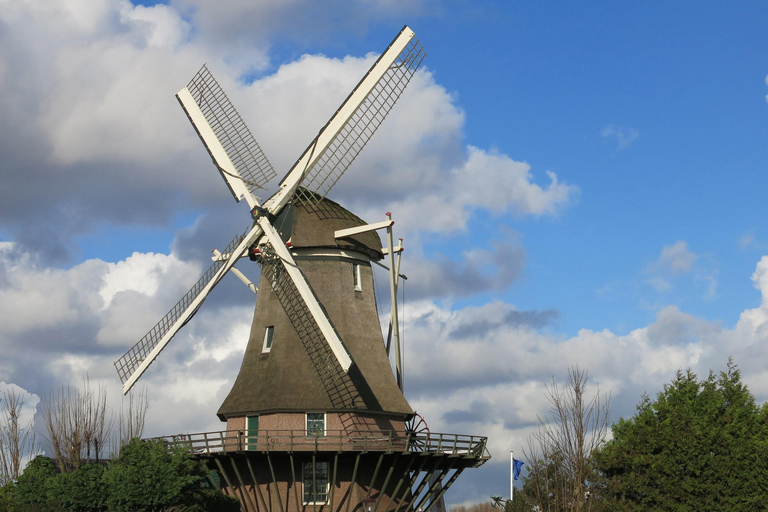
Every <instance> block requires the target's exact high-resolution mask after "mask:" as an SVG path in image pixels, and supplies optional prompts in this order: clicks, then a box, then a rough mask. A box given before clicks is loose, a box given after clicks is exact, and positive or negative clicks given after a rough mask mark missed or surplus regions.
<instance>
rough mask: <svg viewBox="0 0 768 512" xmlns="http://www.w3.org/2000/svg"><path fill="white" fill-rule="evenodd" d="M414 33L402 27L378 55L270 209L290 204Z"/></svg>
mask: <svg viewBox="0 0 768 512" xmlns="http://www.w3.org/2000/svg"><path fill="white" fill-rule="evenodd" d="M414 35H415V34H414V32H413V30H411V29H410V28H408V27H407V26H406V27H403V30H402V31H401V32H400V35H399V36H398V37H397V38H396V39H395V40H394V41H393V42H392V44H391V45H390V47H389V48H387V50H386V51H385V52H384V53H383V54H382V55H381V57H379V60H378V61H377V62H376V64H374V66H373V67H372V68H371V69H370V71H369V72H368V74H367V75H366V76H365V77H364V78H363V79H362V81H361V82H360V83H359V84H358V85H357V87H356V88H355V90H354V91H352V93H351V94H350V95H349V97H347V99H346V100H345V101H344V103H343V104H342V105H341V107H339V110H337V111H336V113H335V114H334V115H333V117H332V118H331V120H330V121H328V124H327V125H325V127H324V128H323V130H322V131H321V132H320V133H319V134H318V136H317V138H316V139H315V140H314V141H313V142H312V144H310V145H309V147H308V148H307V149H306V150H305V151H304V154H302V155H301V158H299V160H298V161H297V162H296V163H295V164H293V167H292V168H291V170H290V171H289V172H288V174H287V175H286V177H285V178H284V179H283V181H282V182H281V183H280V187H281V189H280V191H279V192H278V193H276V194H275V195H274V196H272V197H271V198H270V199H269V200H268V201H267V202H266V203H265V204H264V206H265V207H266V208H268V209H269V210H270V211H271V212H273V213H274V212H275V211H276V210H278V209H279V208H281V207H282V206H283V205H284V204H285V203H287V202H288V201H289V200H290V199H291V197H292V196H293V194H294V192H295V191H296V188H298V186H299V185H300V184H301V182H302V180H303V179H304V176H305V175H306V174H307V173H308V172H309V171H310V170H311V169H312V167H313V166H314V165H315V163H317V161H318V160H319V159H320V157H321V156H322V155H323V153H325V151H326V149H328V146H329V145H330V144H331V143H332V142H333V140H334V139H335V138H336V135H337V134H338V133H339V130H341V129H342V128H343V127H344V125H345V124H346V122H347V120H348V119H349V118H350V117H351V116H352V114H354V112H355V110H356V109H357V107H358V106H359V105H360V104H361V103H362V102H363V101H364V100H365V98H366V97H367V96H368V94H369V93H370V92H371V91H372V90H373V88H374V87H375V86H376V84H377V83H378V82H379V80H380V79H381V78H382V77H383V76H384V74H385V73H386V72H387V70H388V69H389V68H390V66H392V64H394V63H395V61H396V60H397V58H398V56H399V55H400V53H401V52H402V51H403V50H404V49H405V47H406V46H407V45H408V43H409V42H410V41H411V39H413V37H414Z"/></svg>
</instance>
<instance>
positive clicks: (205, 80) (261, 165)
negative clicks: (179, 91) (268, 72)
mask: <svg viewBox="0 0 768 512" xmlns="http://www.w3.org/2000/svg"><path fill="white" fill-rule="evenodd" d="M187 89H189V92H190V93H191V94H192V97H193V98H194V99H195V102H197V106H198V107H200V110H201V111H202V112H203V115H204V116H205V120H206V121H207V122H208V124H209V125H210V127H211V129H212V130H213V132H214V133H215V134H216V137H217V138H218V139H219V142H221V145H222V146H223V147H224V151H226V153H227V156H229V159H230V160H232V163H233V164H234V165H235V169H237V172H238V173H240V176H241V177H242V178H243V181H244V182H245V184H246V185H247V187H248V189H249V190H250V191H251V192H252V193H255V192H256V190H258V189H260V188H262V189H263V188H264V186H265V185H266V184H267V182H268V181H269V180H271V179H272V178H274V177H275V175H276V172H275V170H274V169H273V168H272V164H270V163H269V160H267V157H266V156H265V155H264V152H263V151H262V150H261V147H260V146H259V144H258V143H257V142H256V140H255V139H254V138H253V135H252V134H251V131H250V130H249V129H248V127H247V126H246V125H245V122H244V121H243V119H242V118H241V117H240V114H239V113H238V112H237V110H235V107H234V106H233V105H232V102H230V101H229V98H228V97H227V95H226V94H225V93H224V90H223V89H222V88H221V87H220V86H219V83H218V82H217V81H216V79H215V78H213V75H212V74H211V72H210V71H208V68H207V67H206V66H203V67H202V68H200V71H198V72H197V74H196V75H195V76H194V78H192V81H190V82H189V84H187Z"/></svg>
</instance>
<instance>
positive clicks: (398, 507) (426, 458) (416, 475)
mask: <svg viewBox="0 0 768 512" xmlns="http://www.w3.org/2000/svg"><path fill="white" fill-rule="evenodd" d="M411 457H414V460H415V457H416V456H415V455H411ZM419 457H421V464H419V469H417V470H416V471H415V472H414V477H413V479H412V480H411V482H410V485H409V486H408V487H406V489H405V492H404V493H403V499H402V500H401V501H399V502H398V504H397V508H396V509H395V512H400V507H402V506H403V501H405V496H406V494H407V492H408V489H411V486H412V485H413V484H414V483H416V478H418V476H419V474H421V471H422V470H423V469H424V466H425V465H426V464H427V461H428V460H429V457H424V456H423V455H420V456H419ZM406 476H408V475H407V474H406ZM398 485H399V484H398ZM411 501H413V500H411ZM407 508H408V507H406V509H407Z"/></svg>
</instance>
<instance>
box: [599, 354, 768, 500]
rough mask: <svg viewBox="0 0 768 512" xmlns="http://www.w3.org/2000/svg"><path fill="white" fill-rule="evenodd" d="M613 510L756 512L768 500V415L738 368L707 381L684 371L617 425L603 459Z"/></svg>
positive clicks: (606, 496)
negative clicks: (742, 379) (750, 391)
mask: <svg viewBox="0 0 768 512" xmlns="http://www.w3.org/2000/svg"><path fill="white" fill-rule="evenodd" d="M597 469H598V470H599V471H600V472H601V474H602V476H603V484H604V492H603V499H604V501H605V502H606V503H607V504H608V505H610V507H611V509H612V510H619V511H628V512H631V511H639V510H661V511H666V510H669V511H697V512H698V511H701V512H706V511H716V510H717V511H719V510H728V511H735V512H739V511H753V510H764V509H765V507H766V498H768V408H767V407H766V406H765V405H763V406H762V407H758V406H757V405H756V404H755V400H754V398H753V397H752V395H751V394H750V393H749V391H748V390H747V387H746V386H745V385H744V384H743V383H742V382H741V375H740V373H739V370H738V368H737V367H736V365H735V364H734V363H733V361H731V360H729V361H728V370H727V371H726V372H721V373H720V375H719V377H716V376H715V375H714V374H713V373H712V372H710V373H709V376H708V377H707V378H706V379H705V380H702V381H699V380H698V378H697V376H696V375H695V374H694V373H693V372H692V371H690V370H687V371H685V372H682V371H678V372H677V375H676V376H675V379H674V380H673V381H672V382H671V383H670V384H667V385H665V386H664V390H663V391H662V392H660V393H659V394H658V396H657V397H656V400H655V401H651V400H650V399H649V398H648V396H644V397H643V398H642V399H641V401H640V403H639V405H638V407H637V414H636V415H635V416H634V417H632V418H630V419H628V420H625V419H621V420H620V421H619V422H618V423H616V424H615V425H614V426H613V439H612V440H611V441H609V442H608V443H607V444H606V445H605V446H604V447H603V448H602V449H601V450H600V452H599V454H598V456H597Z"/></svg>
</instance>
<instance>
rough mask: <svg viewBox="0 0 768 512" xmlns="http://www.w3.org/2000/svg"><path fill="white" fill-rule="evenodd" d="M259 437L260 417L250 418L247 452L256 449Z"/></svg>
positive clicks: (247, 428) (247, 426) (247, 433)
mask: <svg viewBox="0 0 768 512" xmlns="http://www.w3.org/2000/svg"><path fill="white" fill-rule="evenodd" d="M258 435H259V416H258V415H256V416H248V424H247V425H246V434H245V436H246V438H245V439H246V441H245V443H246V444H245V446H246V449H247V450H255V449H256V441H257V440H258Z"/></svg>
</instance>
